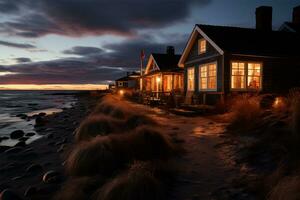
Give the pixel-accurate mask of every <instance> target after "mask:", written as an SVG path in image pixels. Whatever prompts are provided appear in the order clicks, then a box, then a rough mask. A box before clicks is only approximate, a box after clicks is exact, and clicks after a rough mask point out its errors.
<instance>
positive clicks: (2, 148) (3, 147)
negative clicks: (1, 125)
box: [0, 146, 10, 153]
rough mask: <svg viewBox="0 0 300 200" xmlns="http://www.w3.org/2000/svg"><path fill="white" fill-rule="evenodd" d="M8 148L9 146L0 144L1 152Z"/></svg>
mask: <svg viewBox="0 0 300 200" xmlns="http://www.w3.org/2000/svg"><path fill="white" fill-rule="evenodd" d="M8 149H10V147H9V146H0V153H3V152H5V151H6V150H8Z"/></svg>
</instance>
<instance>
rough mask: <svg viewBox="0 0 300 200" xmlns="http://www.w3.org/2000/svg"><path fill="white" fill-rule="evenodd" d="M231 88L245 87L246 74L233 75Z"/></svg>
mask: <svg viewBox="0 0 300 200" xmlns="http://www.w3.org/2000/svg"><path fill="white" fill-rule="evenodd" d="M231 88H233V89H243V88H245V77H244V76H232V77H231Z"/></svg>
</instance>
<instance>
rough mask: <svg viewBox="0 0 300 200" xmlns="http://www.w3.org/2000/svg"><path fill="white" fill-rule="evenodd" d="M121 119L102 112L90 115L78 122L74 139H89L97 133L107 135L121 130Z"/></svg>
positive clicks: (122, 125) (122, 123)
mask: <svg viewBox="0 0 300 200" xmlns="http://www.w3.org/2000/svg"><path fill="white" fill-rule="evenodd" d="M124 123H125V122H123V121H122V120H118V119H115V118H112V117H110V116H105V115H102V114H98V115H90V116H89V117H87V118H86V119H85V120H83V122H82V123H81V124H80V126H79V128H78V129H77V131H76V134H75V139H76V141H83V140H90V139H91V138H93V137H96V136H98V135H108V134H110V133H114V132H117V131H119V132H120V130H122V127H124Z"/></svg>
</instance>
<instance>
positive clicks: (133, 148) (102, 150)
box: [66, 126, 176, 176]
mask: <svg viewBox="0 0 300 200" xmlns="http://www.w3.org/2000/svg"><path fill="white" fill-rule="evenodd" d="M175 151H176V148H175V147H174V145H173V143H172V142H171V140H170V138H168V137H167V136H165V135H164V134H163V133H161V132H160V131H158V130H156V129H153V128H149V127H145V126H144V127H140V128H137V129H136V130H134V131H132V132H131V133H128V134H113V135H108V136H98V137H95V138H94V139H93V140H91V141H88V142H82V143H79V144H78V145H77V146H76V148H74V149H73V151H72V152H71V153H70V155H69V157H68V159H67V162H66V168H67V171H68V172H69V173H70V174H71V175H76V176H84V175H93V174H111V173H112V172H113V171H115V170H117V169H120V168H122V167H124V165H125V164H126V163H129V162H131V161H133V160H153V159H167V158H169V157H171V156H172V155H174V153H175Z"/></svg>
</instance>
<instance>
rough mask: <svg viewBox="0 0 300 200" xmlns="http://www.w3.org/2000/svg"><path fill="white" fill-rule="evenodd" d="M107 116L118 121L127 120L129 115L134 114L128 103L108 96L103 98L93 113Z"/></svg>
mask: <svg viewBox="0 0 300 200" xmlns="http://www.w3.org/2000/svg"><path fill="white" fill-rule="evenodd" d="M99 113H102V114H105V115H109V116H111V117H114V118H117V119H125V118H126V117H127V116H128V115H131V114H134V111H133V110H132V109H131V107H130V106H129V104H128V102H126V101H124V100H122V101H121V100H120V99H119V97H117V96H113V95H107V96H105V97H103V98H102V100H101V103H99V104H98V105H97V106H96V108H95V109H94V111H93V114H99Z"/></svg>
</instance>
